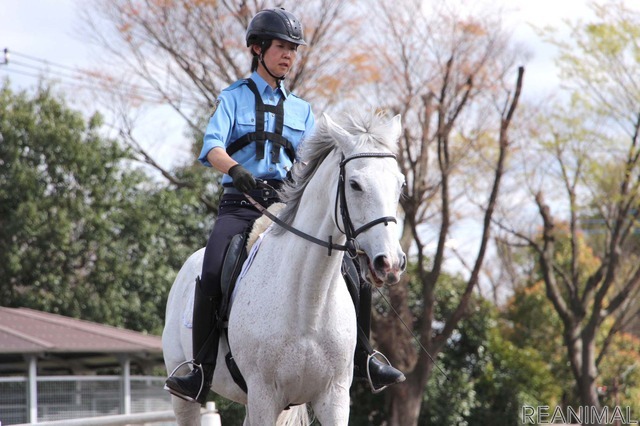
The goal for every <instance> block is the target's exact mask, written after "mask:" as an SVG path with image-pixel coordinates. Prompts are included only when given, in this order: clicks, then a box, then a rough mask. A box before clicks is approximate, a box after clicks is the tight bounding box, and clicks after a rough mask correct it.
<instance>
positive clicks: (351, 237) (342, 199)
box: [329, 152, 398, 259]
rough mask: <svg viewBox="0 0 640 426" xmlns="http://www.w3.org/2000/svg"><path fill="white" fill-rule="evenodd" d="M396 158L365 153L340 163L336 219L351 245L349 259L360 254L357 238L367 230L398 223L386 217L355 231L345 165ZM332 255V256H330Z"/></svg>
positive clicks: (389, 155) (381, 154) (376, 153)
mask: <svg viewBox="0 0 640 426" xmlns="http://www.w3.org/2000/svg"><path fill="white" fill-rule="evenodd" d="M387 157H389V158H394V159H395V158H396V156H395V155H394V154H391V153H385V152H363V153H361V154H355V155H352V156H351V157H347V158H343V160H342V161H341V162H340V178H339V180H338V191H337V194H336V202H335V208H334V217H335V223H336V225H337V226H338V229H339V230H340V231H341V232H342V233H343V234H344V235H345V236H346V237H347V245H351V246H352V248H351V247H350V248H349V249H348V250H347V254H348V255H349V257H351V258H352V259H354V258H355V257H356V256H357V255H358V254H359V253H358V252H359V251H360V248H359V247H358V241H357V240H356V237H357V236H358V235H360V234H361V233H363V232H364V231H366V230H367V229H369V228H371V227H373V226H375V225H377V224H379V223H384V226H387V225H388V224H389V222H394V223H398V221H397V220H396V218H395V217H394V216H384V217H380V218H378V219H374V220H372V221H371V222H368V223H365V224H364V225H362V226H361V227H360V228H358V229H355V228H354V226H353V222H352V221H351V216H350V215H349V206H348V205H347V195H346V191H345V185H346V179H345V165H346V164H347V163H348V162H349V161H351V160H355V159H357V158H387ZM338 204H339V205H340V216H341V217H342V224H343V225H344V231H343V230H342V229H340V225H338ZM329 255H331V254H329Z"/></svg>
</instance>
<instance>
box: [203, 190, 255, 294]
mask: <svg viewBox="0 0 640 426" xmlns="http://www.w3.org/2000/svg"><path fill="white" fill-rule="evenodd" d="M260 215H261V213H260V212H258V211H257V210H256V209H255V208H253V206H251V205H250V204H249V202H248V201H246V200H245V199H244V196H242V195H240V196H235V195H224V196H223V197H222V201H220V207H219V209H218V218H217V220H216V223H215V224H214V225H213V229H212V230H211V234H210V235H209V240H208V241H207V247H206V249H205V252H204V260H203V264H202V275H201V277H200V280H201V290H202V292H203V293H204V295H205V296H206V297H213V298H214V299H215V300H218V301H219V300H220V298H221V296H222V295H221V289H220V275H221V272H222V263H223V262H224V256H225V254H226V253H227V248H228V247H229V243H230V242H231V239H232V238H233V236H234V235H237V234H240V233H241V232H244V231H245V230H246V229H247V227H248V226H250V225H251V224H252V223H253V222H254V221H255V220H256V219H257V218H259V217H260Z"/></svg>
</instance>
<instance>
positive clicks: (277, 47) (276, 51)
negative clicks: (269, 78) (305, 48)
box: [260, 39, 298, 77]
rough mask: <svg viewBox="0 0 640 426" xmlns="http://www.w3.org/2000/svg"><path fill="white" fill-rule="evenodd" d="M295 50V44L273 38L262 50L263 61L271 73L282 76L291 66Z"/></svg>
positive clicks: (296, 48)
mask: <svg viewBox="0 0 640 426" xmlns="http://www.w3.org/2000/svg"><path fill="white" fill-rule="evenodd" d="M297 50H298V45H297V44H294V43H291V42H288V41H284V40H278V39H275V40H273V42H272V43H271V46H270V47H269V48H268V49H267V50H266V52H264V63H265V65H266V66H267V68H269V71H271V73H272V74H273V75H276V76H283V77H284V76H285V75H286V74H287V73H288V72H289V70H291V67H293V63H294V62H295V60H296V54H297ZM261 65H262V64H260V66H261Z"/></svg>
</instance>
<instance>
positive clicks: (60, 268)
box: [0, 84, 207, 333]
mask: <svg viewBox="0 0 640 426" xmlns="http://www.w3.org/2000/svg"><path fill="white" fill-rule="evenodd" d="M0 113H1V114H2V115H1V117H0V134H2V139H3V140H2V143H0V300H2V304H3V305H5V306H27V307H31V308H34V309H40V310H43V311H48V312H55V313H59V314H63V315H68V316H72V317H78V318H83V319H87V320H92V321H97V322H102V323H106V324H111V325H115V326H122V327H126V328H130V329H133V330H139V331H147V332H150V333H159V332H160V331H161V329H162V323H163V318H164V305H165V301H166V297H167V294H168V291H169V288H170V286H171V283H172V280H173V278H174V276H175V274H176V271H177V269H178V268H179V267H180V265H181V264H182V262H183V261H184V260H185V259H186V257H187V256H188V254H190V253H191V252H192V251H194V250H195V249H196V248H198V247H200V246H202V245H203V244H204V243H205V241H206V232H205V226H204V225H203V220H206V219H207V218H206V215H205V212H204V211H203V209H202V207H201V205H200V203H199V201H198V198H197V195H196V194H195V193H193V192H189V191H186V190H181V191H177V190H173V189H170V188H165V187H162V186H161V185H159V184H158V183H156V182H153V181H152V180H151V179H150V178H149V177H148V176H147V175H145V174H144V173H142V172H141V171H139V170H136V169H135V168H133V167H132V164H131V156H130V153H129V152H128V150H127V149H125V148H123V147H122V146H120V145H119V144H118V143H117V142H116V141H114V140H108V139H105V138H104V137H102V136H101V135H100V133H99V125H100V117H99V116H98V115H94V116H93V117H92V118H90V119H89V120H88V121H86V122H85V119H84V118H83V116H82V115H81V114H80V113H79V112H76V111H72V110H71V109H69V108H68V107H67V106H66V105H65V103H64V101H63V100H62V99H60V98H58V97H56V96H55V95H54V94H53V93H52V91H51V90H50V89H48V88H40V89H39V90H37V91H36V93H35V94H34V95H33V96H28V95H27V93H26V92H22V93H17V94H16V93H13V92H12V90H11V88H10V87H9V85H8V84H6V85H4V86H2V87H1V88H0Z"/></svg>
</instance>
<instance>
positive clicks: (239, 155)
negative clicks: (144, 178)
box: [165, 8, 404, 404]
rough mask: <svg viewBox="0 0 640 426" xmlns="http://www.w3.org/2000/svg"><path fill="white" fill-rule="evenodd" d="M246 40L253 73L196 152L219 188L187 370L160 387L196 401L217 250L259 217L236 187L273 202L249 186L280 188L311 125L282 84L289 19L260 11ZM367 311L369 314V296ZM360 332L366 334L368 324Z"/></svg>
mask: <svg viewBox="0 0 640 426" xmlns="http://www.w3.org/2000/svg"><path fill="white" fill-rule="evenodd" d="M246 42H247V47H250V49H251V54H252V56H253V60H252V65H251V71H252V74H251V76H250V77H249V78H247V79H244V80H239V81H237V82H236V83H234V84H232V85H231V86H229V87H228V88H226V89H225V90H223V91H222V92H221V93H220V96H219V97H218V99H217V100H216V109H215V112H214V114H213V115H212V117H211V118H210V120H209V124H208V126H207V130H206V133H205V136H204V143H203V146H202V151H201V153H200V157H199V160H200V162H202V163H203V164H204V165H205V166H209V167H214V168H215V169H217V170H219V171H220V172H222V173H224V176H223V178H222V185H223V187H224V193H223V195H222V198H221V201H220V206H219V209H218V218H217V220H216V222H215V224H214V227H213V229H212V231H211V234H210V236H209V240H208V242H207V246H206V249H205V254H204V260H203V267H202V275H201V278H200V279H199V280H197V282H196V289H195V297H194V306H193V329H192V340H193V356H194V360H193V365H194V368H193V369H192V371H191V372H190V373H189V374H187V375H186V376H183V377H178V376H171V377H169V378H168V379H167V380H166V382H165V389H167V390H168V391H169V392H171V393H172V394H174V395H176V396H178V397H180V398H183V399H186V400H188V401H193V402H198V403H200V404H203V403H204V402H205V401H206V396H207V393H208V391H209V388H210V387H211V380H212V377H213V371H214V369H215V364H216V358H217V355H218V354H217V352H218V340H219V337H220V330H219V327H217V326H216V325H217V324H216V317H217V310H218V307H219V303H220V300H221V289H220V288H221V283H220V274H221V269H222V263H223V260H224V256H225V254H226V251H227V248H228V246H229V243H230V241H231V238H233V236H234V235H236V234H239V233H241V232H244V231H245V229H247V227H248V226H249V225H250V224H251V223H252V222H253V221H254V220H255V219H257V218H258V217H259V216H260V213H259V212H258V210H256V209H255V208H254V207H253V206H251V205H250V204H249V203H248V202H247V201H246V199H245V197H244V195H243V193H249V194H250V195H252V196H253V198H254V199H256V200H257V201H259V202H261V204H263V205H264V206H265V207H266V206H269V205H271V204H272V203H274V202H276V201H278V199H277V194H275V193H272V192H269V191H267V190H261V189H257V188H256V178H258V179H261V180H266V181H267V182H268V183H269V184H270V185H271V186H272V187H274V188H279V187H280V186H281V185H282V181H283V180H284V179H285V178H286V176H287V172H288V171H289V170H290V169H291V166H292V164H293V162H294V160H295V153H296V149H297V148H298V146H299V145H300V143H301V142H302V140H303V139H304V137H305V136H307V135H308V134H309V133H310V132H311V131H312V129H313V127H314V124H315V119H314V116H313V112H312V111H311V106H310V105H309V103H307V102H306V101H304V100H302V99H300V98H298V97H296V96H295V95H293V94H291V93H287V91H286V90H285V88H284V87H283V85H282V81H283V80H284V78H285V76H286V75H287V73H288V72H289V71H290V70H291V67H292V66H293V64H294V62H295V59H296V54H297V49H298V46H304V45H306V43H305V41H304V39H303V33H302V26H301V24H300V22H299V21H298V20H297V19H296V17H295V16H294V15H293V14H291V13H289V12H288V11H286V10H284V9H281V8H275V9H266V10H262V11H260V12H258V13H257V14H256V15H255V16H254V18H253V19H252V20H251V22H250V24H249V28H248V29H247V34H246ZM365 299H366V297H365ZM366 309H368V311H367V316H368V314H369V312H370V309H371V306H370V301H369V306H368V307H367V308H366ZM361 310H362V308H361ZM365 332H366V333H367V334H368V326H367V330H366V331H365ZM356 352H358V351H356ZM360 352H361V353H362V351H360ZM360 358H362V359H364V361H363V362H370V364H369V367H370V368H369V369H370V373H371V375H372V378H373V377H376V380H377V381H378V382H379V383H381V386H384V385H388V384H391V383H396V382H398V381H402V380H404V375H402V373H401V372H399V371H398V370H396V369H394V368H393V367H391V366H388V365H386V364H382V363H380V362H379V361H377V360H376V359H375V358H370V359H371V361H367V357H366V356H365V357H364V358H363V357H360ZM357 360H358V356H356V361H357ZM366 370H367V369H366V364H364V368H361V369H356V372H358V371H361V372H362V373H363V374H364V372H366ZM380 374H382V377H381V380H380V379H378V376H380ZM374 383H375V381H374Z"/></svg>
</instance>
